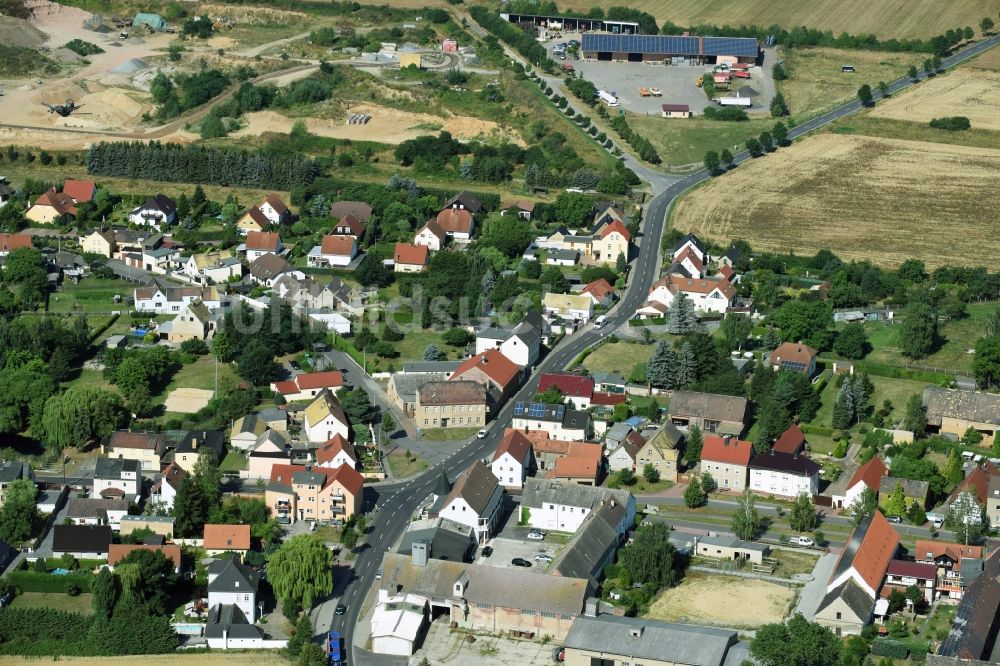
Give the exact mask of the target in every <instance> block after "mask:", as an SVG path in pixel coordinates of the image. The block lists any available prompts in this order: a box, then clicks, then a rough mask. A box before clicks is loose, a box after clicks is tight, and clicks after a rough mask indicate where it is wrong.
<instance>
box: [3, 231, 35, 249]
mask: <svg viewBox="0 0 1000 666" xmlns="http://www.w3.org/2000/svg"><path fill="white" fill-rule="evenodd" d="M23 247H31V234H0V252H10V251H11V250H17V249H19V248H23Z"/></svg>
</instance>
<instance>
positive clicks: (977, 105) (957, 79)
mask: <svg viewBox="0 0 1000 666" xmlns="http://www.w3.org/2000/svg"><path fill="white" fill-rule="evenodd" d="M871 115H873V116H875V117H878V118H892V119H894V120H910V121H914V122H919V123H925V122H928V121H930V120H932V119H933V118H943V117H945V116H965V117H966V118H968V119H969V121H970V122H972V126H973V127H976V128H979V129H989V130H1000V72H993V71H987V70H970V69H958V70H956V71H954V72H950V73H948V74H944V75H938V76H935V77H934V78H932V79H931V80H929V81H926V82H924V83H922V84H920V85H919V86H915V87H913V88H912V89H910V90H908V91H906V92H905V93H903V94H901V95H898V96H896V97H894V98H892V99H890V100H888V101H887V102H883V103H881V104H879V105H877V106H876V107H875V109H874V110H873V111H872V113H871Z"/></svg>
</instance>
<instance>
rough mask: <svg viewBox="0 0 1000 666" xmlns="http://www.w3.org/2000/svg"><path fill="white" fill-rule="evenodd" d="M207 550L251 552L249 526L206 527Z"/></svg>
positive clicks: (205, 543) (205, 544)
mask: <svg viewBox="0 0 1000 666" xmlns="http://www.w3.org/2000/svg"><path fill="white" fill-rule="evenodd" d="M203 547H204V548H205V550H250V526H249V525H205V542H204V544H203Z"/></svg>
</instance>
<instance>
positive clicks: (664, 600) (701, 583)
mask: <svg viewBox="0 0 1000 666" xmlns="http://www.w3.org/2000/svg"><path fill="white" fill-rule="evenodd" d="M794 598H795V591H794V590H792V589H791V588H788V587H785V586H783V585H778V584H777V583H768V582H767V581H763V580H752V579H746V578H737V577H735V576H723V575H714V574H706V573H700V572H690V573H688V574H687V575H686V576H685V577H684V580H683V581H681V584H680V585H678V586H677V587H674V588H671V589H669V590H667V591H665V592H664V593H663V594H661V595H660V597H659V598H658V599H657V600H656V601H654V602H653V604H652V606H650V608H649V612H648V613H647V614H646V616H647V617H651V618H654V619H657V620H666V621H668V622H691V623H694V624H711V625H722V626H725V627H735V628H752V627H759V626H761V625H764V624H769V623H771V622H781V621H782V620H783V619H784V618H785V616H786V615H787V614H788V610H789V607H790V605H791V603H792V599H794ZM748 608H753V613H751V614H748V613H747V612H746V609H748Z"/></svg>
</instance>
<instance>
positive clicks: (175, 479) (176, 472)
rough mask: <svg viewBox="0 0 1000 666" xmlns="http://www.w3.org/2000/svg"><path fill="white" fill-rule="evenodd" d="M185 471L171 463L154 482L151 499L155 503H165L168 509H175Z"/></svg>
mask: <svg viewBox="0 0 1000 666" xmlns="http://www.w3.org/2000/svg"><path fill="white" fill-rule="evenodd" d="M186 474H187V472H185V471H184V470H183V469H182V468H181V467H180V466H178V465H175V464H174V463H170V464H169V465H167V466H166V467H165V468H163V473H162V475H161V476H160V479H159V480H158V481H157V482H156V483H154V484H153V491H152V493H150V498H149V499H150V501H151V502H153V503H154V504H163V505H164V507H166V508H167V509H170V510H173V508H174V499H175V498H176V497H177V491H178V490H180V489H181V481H183V480H184V477H185V475H186Z"/></svg>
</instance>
